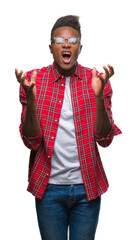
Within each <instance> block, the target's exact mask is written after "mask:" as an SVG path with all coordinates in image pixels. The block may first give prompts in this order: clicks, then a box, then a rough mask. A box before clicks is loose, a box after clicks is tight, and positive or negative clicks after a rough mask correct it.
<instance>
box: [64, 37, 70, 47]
mask: <svg viewBox="0 0 137 240" xmlns="http://www.w3.org/2000/svg"><path fill="white" fill-rule="evenodd" d="M62 46H63V47H65V48H70V46H71V45H70V43H69V41H68V39H65V41H64V43H63V45H62Z"/></svg>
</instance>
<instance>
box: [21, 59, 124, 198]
mask: <svg viewBox="0 0 137 240" xmlns="http://www.w3.org/2000/svg"><path fill="white" fill-rule="evenodd" d="M31 74H32V71H30V72H28V73H27V78H28V80H30V76H31ZM91 81H92V70H91V69H89V68H85V67H82V66H81V65H79V64H78V63H77V68H76V71H75V72H74V74H73V75H72V76H71V80H70V92H71V100H72V108H73V118H74V126H75V134H76V141H77V148H78V156H79V161H80V167H81V174H82V178H83V183H84V186H85V191H86V195H87V199H88V200H92V199H94V198H97V197H98V196H100V195H101V194H103V193H104V192H105V191H106V190H107V188H108V181H107V178H106V175H105V172H104V169H103V166H102V162H101V159H100V156H99V152H98V148H97V144H96V142H97V143H98V144H99V145H101V146H102V147H107V146H108V145H110V143H111V142H112V139H113V137H114V136H115V135H118V134H120V133H121V131H120V129H119V128H118V127H117V126H116V125H115V124H114V122H113V119H112V113H111V96H112V89H111V85H110V82H109V81H108V83H107V85H106V87H105V105H106V108H107V111H108V113H109V116H110V119H111V121H112V124H113V127H112V130H111V132H110V133H109V135H108V136H107V137H106V138H102V137H99V136H98V135H97V134H96V131H95V115H96V102H95V96H94V92H93V90H92V88H91ZM36 88H37V95H36V107H37V114H38V118H39V121H40V126H41V132H40V134H39V135H38V136H36V137H26V136H24V135H23V134H22V131H21V127H22V123H23V122H24V120H25V115H26V109H27V104H26V95H25V92H24V90H23V88H22V87H21V88H20V101H21V103H22V115H21V125H20V133H21V137H22V139H23V141H24V144H25V145H26V146H27V147H28V148H29V149H31V154H30V162H29V178H28V180H29V185H28V189H27V190H28V191H29V192H31V193H32V194H33V195H34V196H35V197H37V198H40V199H41V198H42V196H43V194H44V192H45V190H46V186H47V184H48V180H49V177H50V171H51V157H52V152H53V148H54V143H55V139H56V134H57V129H58V123H59V118H60V113H61V108H62V103H63V97H64V90H65V77H64V76H62V75H61V74H59V73H58V72H57V70H56V68H55V65H54V63H53V65H50V66H48V67H44V68H42V69H37V80H36Z"/></svg>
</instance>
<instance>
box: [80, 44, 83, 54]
mask: <svg viewBox="0 0 137 240" xmlns="http://www.w3.org/2000/svg"><path fill="white" fill-rule="evenodd" d="M82 47H83V46H82V45H80V46H79V54H80V53H81V50H82Z"/></svg>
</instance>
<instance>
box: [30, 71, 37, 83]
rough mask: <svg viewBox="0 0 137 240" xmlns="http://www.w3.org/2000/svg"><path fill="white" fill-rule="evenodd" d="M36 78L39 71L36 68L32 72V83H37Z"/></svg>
mask: <svg viewBox="0 0 137 240" xmlns="http://www.w3.org/2000/svg"><path fill="white" fill-rule="evenodd" d="M36 78H37V71H36V70H34V71H33V73H32V75H31V82H32V84H34V85H35V83H36Z"/></svg>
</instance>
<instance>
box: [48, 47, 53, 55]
mask: <svg viewBox="0 0 137 240" xmlns="http://www.w3.org/2000/svg"><path fill="white" fill-rule="evenodd" d="M49 49H50V52H51V54H53V50H52V46H51V45H49Z"/></svg>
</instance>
